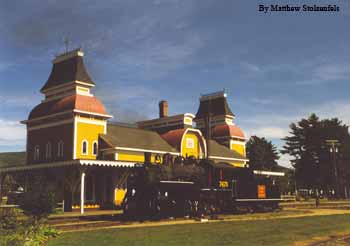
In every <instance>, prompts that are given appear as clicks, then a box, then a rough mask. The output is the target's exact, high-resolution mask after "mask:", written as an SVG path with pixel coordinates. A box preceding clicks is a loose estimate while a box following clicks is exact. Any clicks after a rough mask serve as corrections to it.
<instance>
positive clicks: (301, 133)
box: [281, 114, 349, 190]
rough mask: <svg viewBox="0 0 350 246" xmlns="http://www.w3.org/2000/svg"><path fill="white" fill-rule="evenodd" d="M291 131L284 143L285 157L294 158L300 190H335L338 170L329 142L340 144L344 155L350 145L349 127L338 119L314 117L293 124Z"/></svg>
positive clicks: (293, 163) (283, 152) (314, 115)
mask: <svg viewBox="0 0 350 246" xmlns="http://www.w3.org/2000/svg"><path fill="white" fill-rule="evenodd" d="M290 129H291V131H290V136H287V137H285V138H284V139H283V140H284V141H286V143H285V145H284V146H283V150H282V151H281V153H282V154H289V155H291V156H292V157H293V159H292V160H291V163H292V166H293V167H294V168H295V176H296V181H297V184H298V188H307V189H314V188H322V189H323V190H329V189H334V169H333V163H332V161H331V156H330V152H329V146H327V144H326V140H328V139H335V140H338V141H339V143H340V144H341V145H340V146H341V147H340V149H339V153H340V155H341V154H342V153H343V149H344V147H345V146H347V144H348V143H349V133H348V126H347V125H345V124H343V123H342V122H341V121H340V120H339V119H337V118H333V119H323V120H320V119H319V117H317V116H316V114H311V115H310V116H309V118H307V119H301V120H300V121H299V122H297V123H292V124H290Z"/></svg>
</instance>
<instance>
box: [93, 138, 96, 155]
mask: <svg viewBox="0 0 350 246" xmlns="http://www.w3.org/2000/svg"><path fill="white" fill-rule="evenodd" d="M92 154H93V155H95V156H96V155H97V141H94V143H93V144H92Z"/></svg>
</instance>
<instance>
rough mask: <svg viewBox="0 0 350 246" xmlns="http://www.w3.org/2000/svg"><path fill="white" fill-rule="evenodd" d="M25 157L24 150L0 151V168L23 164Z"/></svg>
mask: <svg viewBox="0 0 350 246" xmlns="http://www.w3.org/2000/svg"><path fill="white" fill-rule="evenodd" d="M25 157H26V155H25V152H3V153H0V168H1V167H12V166H21V165H24V164H25Z"/></svg>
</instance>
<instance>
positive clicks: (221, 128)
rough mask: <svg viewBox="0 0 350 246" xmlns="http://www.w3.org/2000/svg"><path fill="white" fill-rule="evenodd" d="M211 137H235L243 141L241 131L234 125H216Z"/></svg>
mask: <svg viewBox="0 0 350 246" xmlns="http://www.w3.org/2000/svg"><path fill="white" fill-rule="evenodd" d="M212 136H213V138H215V137H236V138H242V139H244V138H245V137H244V133H243V131H242V130H241V129H240V128H239V127H238V126H236V125H227V124H223V125H217V126H215V127H214V128H213V130H212Z"/></svg>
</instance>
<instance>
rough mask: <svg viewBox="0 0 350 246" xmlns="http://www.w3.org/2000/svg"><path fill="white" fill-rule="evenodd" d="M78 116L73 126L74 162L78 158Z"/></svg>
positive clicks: (75, 117)
mask: <svg viewBox="0 0 350 246" xmlns="http://www.w3.org/2000/svg"><path fill="white" fill-rule="evenodd" d="M77 127H78V124H77V116H74V126H73V135H74V136H73V160H75V159H76V158H77V132H78V129H77Z"/></svg>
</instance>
